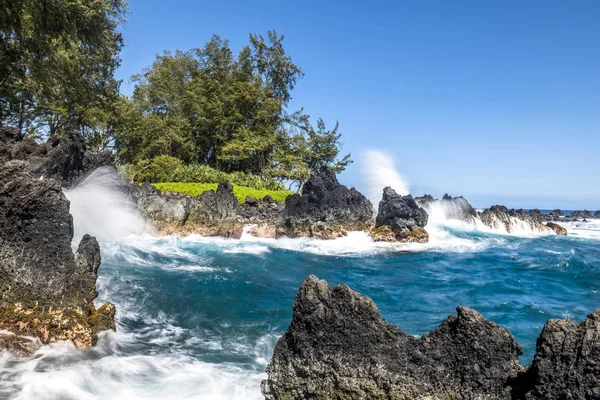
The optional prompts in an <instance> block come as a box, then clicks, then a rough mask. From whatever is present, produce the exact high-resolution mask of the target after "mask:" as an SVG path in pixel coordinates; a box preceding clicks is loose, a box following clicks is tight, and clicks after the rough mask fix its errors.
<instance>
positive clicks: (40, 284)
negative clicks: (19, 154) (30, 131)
mask: <svg viewBox="0 0 600 400" xmlns="http://www.w3.org/2000/svg"><path fill="white" fill-rule="evenodd" d="M30 167H31V166H30V164H29V163H28V162H25V161H9V162H6V163H4V164H2V165H0V293H1V294H2V300H1V302H0V329H5V330H8V331H10V332H12V333H14V334H16V335H18V336H33V337H37V338H39V340H40V341H41V343H51V342H55V341H60V340H71V341H73V342H74V343H75V344H76V345H78V346H90V345H92V344H93V343H95V341H96V340H97V333H98V332H99V331H100V330H104V329H114V312H115V309H114V306H113V305H112V304H110V303H107V304H105V305H104V306H102V307H101V308H100V309H98V310H96V308H95V306H94V303H93V300H94V298H95V297H96V279H97V276H98V275H97V273H98V267H99V265H100V247H99V246H98V242H97V241H96V239H95V238H93V237H91V236H88V235H86V236H84V238H83V239H82V240H81V243H80V244H79V249H78V250H77V252H76V254H75V255H74V254H73V252H72V250H71V241H72V239H73V221H72V217H71V215H70V214H69V202H68V200H67V199H66V198H65V196H64V194H63V192H62V189H61V187H60V185H59V183H58V182H57V181H55V180H52V179H44V180H40V179H36V178H34V177H33V176H32V175H31V172H29V171H30ZM97 321H102V323H97ZM15 340H17V339H15ZM3 341H4V342H6V338H5V339H4V340H3ZM0 343H2V340H0ZM13 344H14V340H13ZM9 347H10V346H9Z"/></svg>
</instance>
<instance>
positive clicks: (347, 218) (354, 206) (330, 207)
mask: <svg viewBox="0 0 600 400" xmlns="http://www.w3.org/2000/svg"><path fill="white" fill-rule="evenodd" d="M372 220H373V205H372V204H371V202H370V201H369V200H368V199H367V198H366V197H365V196H363V195H362V194H361V193H360V192H359V191H358V190H356V189H354V188H352V189H348V188H347V187H346V186H344V185H341V184H340V183H339V182H338V180H337V178H336V176H335V174H334V173H333V172H332V171H331V170H330V169H329V168H327V167H322V168H321V169H320V170H319V171H318V172H317V173H314V174H313V175H312V176H311V177H310V179H309V180H308V181H306V183H305V184H304V186H303V188H302V195H299V194H293V195H291V196H288V197H287V199H286V201H285V208H284V210H283V213H282V216H281V221H280V223H279V224H278V226H277V236H288V237H317V238H321V239H332V238H336V237H340V236H345V235H346V234H347V232H348V231H358V230H368V229H369V228H370V227H371V226H372Z"/></svg>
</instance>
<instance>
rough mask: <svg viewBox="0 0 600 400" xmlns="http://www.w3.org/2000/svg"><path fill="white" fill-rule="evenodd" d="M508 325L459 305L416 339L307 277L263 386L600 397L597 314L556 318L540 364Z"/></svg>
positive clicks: (279, 393)
mask: <svg viewBox="0 0 600 400" xmlns="http://www.w3.org/2000/svg"><path fill="white" fill-rule="evenodd" d="M521 353H522V350H521V347H520V346H519V344H518V343H516V342H515V341H514V338H513V336H512V334H511V333H510V332H509V331H508V330H507V329H506V328H503V327H500V326H498V325H496V324H495V323H493V322H491V321H488V320H486V319H485V318H483V317H482V316H481V314H479V313H478V312H477V311H475V310H472V309H470V308H467V307H458V308H457V314H456V315H451V316H449V317H448V318H446V319H445V320H444V321H443V322H442V324H441V325H440V326H439V327H438V328H437V329H435V330H434V331H432V332H430V333H428V334H425V335H423V336H422V337H421V338H419V339H416V338H414V337H412V336H408V335H406V334H405V333H404V332H402V331H401V330H400V329H398V328H397V327H396V326H394V325H391V324H388V323H387V322H386V321H385V319H383V318H381V316H380V314H379V311H378V309H377V307H376V305H375V304H374V303H373V301H372V300H371V299H370V298H368V297H366V296H363V295H361V294H359V293H357V292H354V291H353V290H351V289H350V288H348V286H346V285H338V286H336V287H335V288H333V289H331V288H330V287H329V285H328V284H327V282H325V281H323V280H319V279H318V278H316V277H315V276H309V277H308V278H307V279H306V280H305V281H304V283H303V284H302V286H301V287H300V290H299V292H298V294H297V296H296V301H295V303H294V313H293V317H292V322H291V324H290V326H289V327H288V329H287V331H286V333H285V334H284V335H283V336H282V337H281V338H280V339H279V341H278V342H277V346H276V347H275V351H274V354H273V359H272V360H271V362H270V363H269V366H268V367H267V374H268V379H266V380H264V381H263V382H262V385H261V389H262V393H263V395H264V396H265V398H266V399H268V400H291V399H307V398H314V399H394V400H396V399H397V400H408V399H421V400H425V399H463V400H476V399H477V400H478V399H506V400H509V399H511V400H542V399H550V400H552V399H556V400H559V399H598V398H600V397H599V396H600V379H599V377H600V309H596V310H595V311H594V312H593V313H592V314H590V315H589V316H588V318H587V319H586V320H585V321H584V322H583V323H581V324H580V325H577V324H576V323H574V322H572V321H569V320H565V321H563V320H550V321H548V322H547V323H546V326H545V327H544V329H543V331H542V334H541V336H540V338H539V339H538V344H537V350H536V354H535V358H534V361H533V363H532V365H531V367H529V369H525V368H524V367H522V366H521V365H519V363H518V360H517V357H518V356H519V355H520V354H521Z"/></svg>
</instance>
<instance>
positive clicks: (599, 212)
mask: <svg viewBox="0 0 600 400" xmlns="http://www.w3.org/2000/svg"><path fill="white" fill-rule="evenodd" d="M594 218H600V210H598V211H596V212H595V213H594Z"/></svg>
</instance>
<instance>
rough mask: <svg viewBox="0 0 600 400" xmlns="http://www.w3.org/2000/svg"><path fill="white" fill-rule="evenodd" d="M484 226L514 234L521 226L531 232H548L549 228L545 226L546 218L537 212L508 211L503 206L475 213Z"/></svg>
mask: <svg viewBox="0 0 600 400" xmlns="http://www.w3.org/2000/svg"><path fill="white" fill-rule="evenodd" d="M477 215H478V217H479V219H480V220H481V222H482V224H483V225H484V226H487V227H489V228H491V229H494V230H500V231H505V232H507V233H514V231H518V230H519V229H521V228H522V227H523V226H527V227H528V228H529V229H531V230H532V231H538V232H549V231H550V230H551V228H549V227H548V226H546V224H545V221H546V217H545V216H544V215H543V214H542V213H541V212H540V211H539V210H531V211H525V210H523V209H521V210H516V211H515V210H514V209H513V210H509V209H508V208H506V207H505V206H498V205H496V206H492V207H490V208H488V209H486V210H483V211H481V212H478V213H477Z"/></svg>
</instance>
